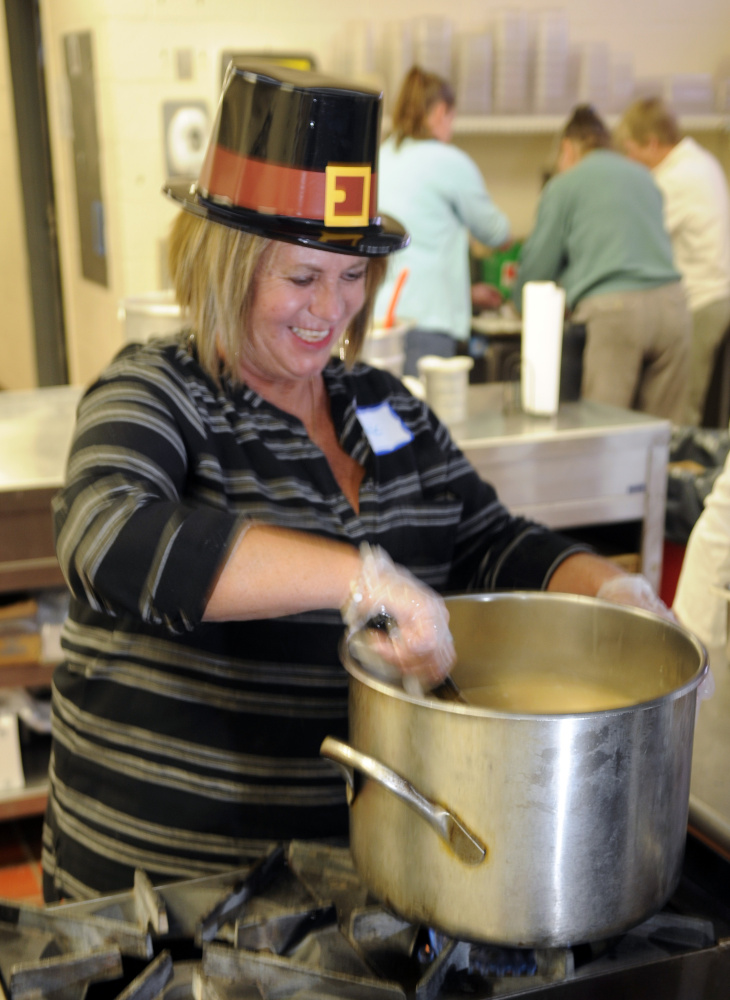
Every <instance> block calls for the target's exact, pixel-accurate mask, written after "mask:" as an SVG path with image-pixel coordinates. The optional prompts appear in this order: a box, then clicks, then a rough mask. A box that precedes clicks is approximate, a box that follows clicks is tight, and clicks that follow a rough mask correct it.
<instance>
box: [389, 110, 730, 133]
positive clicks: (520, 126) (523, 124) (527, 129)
mask: <svg viewBox="0 0 730 1000" xmlns="http://www.w3.org/2000/svg"><path fill="white" fill-rule="evenodd" d="M569 113H570V112H566V113H565V114H559V115H535V114H524V115H457V116H456V118H455V119H454V135H557V134H558V133H559V132H560V130H561V129H562V128H563V126H564V125H565V123H566V121H567V120H568V115H569ZM679 118H680V123H681V125H682V129H683V130H684V131H686V132H728V131H730V113H722V112H711V113H707V114H701V115H690V114H688V115H680V116H679ZM619 119H620V115H607V116H606V117H605V122H606V124H607V125H608V126H609V128H613V127H614V126H615V125H617V124H618V121H619ZM391 124H392V121H391V118H390V117H389V116H386V117H385V118H384V119H383V131H384V133H386V134H387V132H388V131H389V130H390V128H391Z"/></svg>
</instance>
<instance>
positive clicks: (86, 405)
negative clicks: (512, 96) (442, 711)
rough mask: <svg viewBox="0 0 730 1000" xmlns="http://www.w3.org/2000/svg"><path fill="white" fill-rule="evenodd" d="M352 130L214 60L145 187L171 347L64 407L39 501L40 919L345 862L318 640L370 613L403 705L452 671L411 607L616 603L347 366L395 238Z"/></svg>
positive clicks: (570, 547) (395, 387) (336, 637)
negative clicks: (152, 890)
mask: <svg viewBox="0 0 730 1000" xmlns="http://www.w3.org/2000/svg"><path fill="white" fill-rule="evenodd" d="M379 117H380V97H379V95H378V94H375V93H371V92H367V91H361V90H358V89H354V88H350V87H347V86H343V85H340V84H338V83H336V82H334V81H332V80H329V79H327V78H324V77H321V76H318V75H315V74H309V73H298V72H295V71H290V70H278V69H277V70H274V69H273V68H272V67H270V66H262V65H258V66H257V65H256V64H253V63H248V62H247V63H241V64H239V63H235V62H234V63H232V64H231V66H230V67H229V71H228V74H227V77H226V82H225V85H224V92H223V95H222V99H221V104H220V109H219V115H218V118H217V121H216V124H215V126H214V131H213V135H212V138H211V141H210V144H209V147H208V151H207V155H206V159H205V163H204V166H203V169H202V172H201V176H200V178H199V181H198V183H197V184H196V185H193V186H192V188H191V187H189V186H188V185H184V184H183V185H174V184H168V185H167V188H166V193H167V194H168V195H169V196H170V197H171V198H173V199H174V200H175V201H176V202H177V203H179V205H180V206H181V208H182V211H181V213H180V215H179V216H178V218H177V219H176V221H175V223H174V225H173V229H172V233H171V239H170V265H171V273H172V276H173V280H174V284H175V289H176V293H177V297H178V300H179V302H180V304H181V306H182V308H183V310H184V313H185V315H186V317H187V319H188V322H189V329H186V330H184V331H182V332H181V333H180V334H179V335H173V336H169V337H165V338H157V339H153V340H151V341H149V342H148V343H146V344H134V345H128V346H126V347H125V348H124V349H123V350H122V351H121V352H120V353H119V354H118V355H117V357H116V358H114V359H113V360H112V362H111V363H110V364H109V366H108V367H107V368H106V370H105V371H104V372H103V373H102V374H101V375H100V377H99V378H98V380H97V381H96V382H95V383H94V384H93V385H92V386H91V387H90V388H89V389H88V390H87V391H86V393H85V395H84V397H83V399H82V401H81V404H80V407H79V411H78V420H77V426H76V430H75V435H74V440H73V444H72V448H71V453H70V456H69V461H68V468H67V477H66V483H65V486H64V488H63V489H62V490H61V491H60V493H59V494H58V496H57V497H56V499H55V502H54V518H55V530H56V538H57V552H58V558H59V561H60V564H61V566H62V568H63V571H64V574H65V576H66V580H67V583H68V586H69V589H70V591H71V605H70V613H69V617H68V620H67V622H66V624H65V627H64V632H63V640H62V643H63V649H64V655H65V659H64V661H63V663H62V664H61V665H60V666H59V667H58V669H57V671H56V674H55V677H54V684H53V747H52V759H51V765H50V795H49V804H48V811H47V816H46V825H45V830H44V853H43V867H44V892H45V897H46V899H47V900H48V901H51V900H55V899H58V898H62V897H65V898H83V897H90V896H94V895H98V894H103V893H107V892H111V891H115V890H121V889H126V888H129V887H130V886H131V885H132V883H133V878H134V870H135V868H142V869H143V870H145V871H146V872H147V874H148V875H149V877H150V878H151V879H152V880H153V881H154V882H162V881H170V880H175V879H180V878H189V877H194V876H199V875H203V874H209V873H215V872H219V871H224V870H227V869H231V868H234V867H238V866H240V865H241V864H246V863H248V862H250V861H252V860H254V859H258V858H259V857H261V855H262V854H263V853H264V852H265V851H266V850H268V849H269V848H270V847H271V845H272V843H274V842H276V841H280V840H284V839H289V838H300V839H307V838H316V839H322V840H327V839H329V840H332V839H342V838H344V837H345V836H346V834H347V823H348V815H347V806H346V803H345V795H344V789H343V787H342V782H341V780H340V778H339V776H338V775H337V774H336V773H335V772H334V771H333V769H332V768H331V765H330V764H329V763H328V762H327V761H326V760H324V759H322V758H320V756H319V748H320V744H321V742H322V739H323V737H324V736H325V735H327V734H335V735H338V736H341V737H343V738H344V737H346V735H347V683H348V681H347V674H346V672H345V670H344V669H343V667H342V666H341V664H340V662H339V658H338V652H337V650H338V643H339V642H340V640H341V637H342V634H343V621H344V623H345V624H346V625H347V626H348V627H349V628H351V629H356V628H358V627H360V626H362V625H363V624H365V623H366V622H367V621H368V620H369V619H370V618H372V617H373V616H374V615H376V614H378V613H381V612H386V613H388V614H389V615H391V616H392V617H393V618H394V619H395V620H396V621H397V623H398V628H397V630H396V631H395V632H393V633H392V634H391V635H385V634H381V635H377V634H376V637H375V639H374V641H375V643H376V649H377V651H378V652H380V654H381V655H382V656H384V657H385V658H386V659H387V660H388V661H389V662H390V663H391V664H392V665H394V666H395V667H396V668H397V669H398V670H400V671H401V672H402V673H403V674H410V675H414V676H415V677H416V678H418V679H419V681H420V682H421V683H423V684H426V685H429V684H432V683H435V682H437V681H438V680H439V679H440V678H442V677H443V676H444V675H445V674H446V673H447V672H448V671H449V669H450V667H451V666H452V662H453V658H454V650H453V644H452V641H451V637H450V634H449V630H448V620H447V614H446V611H445V606H444V603H443V601H442V599H441V597H440V596H439V593H438V592H445V591H455V590H460V589H467V588H478V589H489V588H493V587H518V588H548V589H554V590H569V591H575V592H578V593H587V594H595V593H596V592H598V591H599V588H600V587H601V585H602V584H604V581H610V582H611V583H612V584H614V585H615V584H616V582H618V583H619V585H622V587H623V591H624V593H626V592H627V591H628V592H629V595H630V596H629V599H631V600H634V599H635V598H634V597H633V593H634V591H633V584H635V583H636V579H635V578H634V577H630V576H626V575H625V574H623V573H622V572H621V571H620V570H619V569H618V568H617V567H615V566H614V565H613V564H611V563H609V562H607V561H604V560H603V559H601V558H599V557H598V556H596V555H593V554H591V553H589V552H586V551H584V550H583V548H582V547H581V546H579V545H576V544H574V543H573V542H572V541H571V540H570V539H567V538H564V537H562V536H560V535H557V534H554V533H552V532H550V531H548V530H547V529H545V528H544V527H542V526H540V525H537V524H534V523H532V522H529V521H526V520H524V519H522V518H517V517H513V516H511V515H510V514H509V513H508V512H507V511H506V510H505V509H504V507H502V506H501V504H500V503H499V501H498V499H497V497H496V495H495V492H494V489H493V488H492V487H491V486H489V485H488V484H487V483H485V482H483V481H482V480H481V479H480V478H479V476H478V475H477V474H476V472H475V471H474V469H473V468H472V467H471V466H470V465H469V463H468V462H467V461H466V459H465V458H464V456H463V455H462V454H461V452H460V451H459V450H458V448H457V447H456V446H455V444H454V443H453V441H452V440H451V438H450V437H449V434H448V431H447V430H446V428H445V427H444V426H443V425H442V424H440V423H439V421H438V420H437V418H436V417H435V416H434V414H433V413H432V412H431V411H430V410H429V409H428V407H427V406H426V405H425V404H424V403H422V402H421V401H419V400H417V399H415V398H414V397H413V396H411V395H410V394H409V392H408V391H407V390H406V389H405V387H404V386H403V385H402V384H401V382H400V381H398V380H397V379H396V378H394V377H393V376H392V375H390V374H389V373H387V372H384V371H380V370H378V369H375V368H370V367H368V366H365V365H362V364H359V363H356V358H357V355H358V351H359V349H360V347H361V345H362V341H363V338H364V335H365V331H366V329H367V326H368V323H369V318H370V315H371V310H372V304H373V299H374V295H375V292H376V289H377V287H378V284H379V282H380V280H381V279H382V276H383V272H384V269H385V259H386V255H387V254H389V253H391V252H392V251H395V250H398V249H399V248H401V247H403V246H405V245H406V243H407V239H408V238H407V236H406V234H405V232H404V231H403V230H402V228H401V227H400V226H399V225H397V224H396V223H394V222H392V221H391V220H388V219H386V218H381V217H379V216H378V215H377V212H376V205H377V196H376V189H375V180H376V164H377V136H378V129H379ZM337 345H340V353H341V355H342V357H341V358H340V357H336V356H335V355H336V353H337V352H336V348H337ZM619 597H620V595H619ZM640 600H642V601H643V600H645V599H644V598H641V599H640ZM649 600H652V601H653V600H655V599H654V598H653V595H651V594H650V595H649Z"/></svg>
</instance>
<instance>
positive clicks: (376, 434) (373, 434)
mask: <svg viewBox="0 0 730 1000" xmlns="http://www.w3.org/2000/svg"><path fill="white" fill-rule="evenodd" d="M355 413H356V414H357V419H358V420H359V421H360V424H361V426H362V429H363V430H364V431H365V436H366V437H367V439H368V441H369V442H370V447H371V448H372V449H373V451H374V452H375V454H376V455H388V454H390V452H391V451H397V450H398V448H402V447H403V445H406V444H410V442H411V441H412V440H413V435H412V434H411V432H410V431H409V430H408V428H407V427H406V425H405V424H404V423H403V421H402V420H401V418H400V417H399V416H398V414H397V413H396V412H395V411H394V410H393V408H392V407H391V405H390V403H379V404H378V406H364V407H361V408H358V409H356V410H355Z"/></svg>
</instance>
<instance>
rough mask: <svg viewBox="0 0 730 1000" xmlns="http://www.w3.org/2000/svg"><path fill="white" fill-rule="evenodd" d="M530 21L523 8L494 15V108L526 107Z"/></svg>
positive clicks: (520, 109) (510, 111)
mask: <svg viewBox="0 0 730 1000" xmlns="http://www.w3.org/2000/svg"><path fill="white" fill-rule="evenodd" d="M529 68H530V21H529V19H528V16H527V14H526V13H525V11H523V10H508V11H503V12H502V13H500V14H498V15H497V17H496V19H495V23H494V110H495V111H496V112H497V113H498V114H520V113H522V112H525V111H527V110H528V109H529Z"/></svg>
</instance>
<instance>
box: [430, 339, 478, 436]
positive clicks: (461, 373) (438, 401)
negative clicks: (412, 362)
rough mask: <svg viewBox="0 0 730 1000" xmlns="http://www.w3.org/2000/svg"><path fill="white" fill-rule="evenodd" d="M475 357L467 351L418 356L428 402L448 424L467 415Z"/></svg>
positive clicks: (459, 420)
mask: <svg viewBox="0 0 730 1000" xmlns="http://www.w3.org/2000/svg"><path fill="white" fill-rule="evenodd" d="M473 365H474V359H473V358H470V357H466V356H463V355H457V356H456V357H453V358H441V357H438V356H437V355H435V354H426V355H424V357H422V358H419V359H418V375H419V378H420V379H421V382H422V383H423V386H424V388H425V390H426V402H427V403H428V405H429V406H430V407H431V409H432V410H433V411H434V413H435V414H436V416H437V417H438V418H439V420H442V421H443V423H445V424H446V425H447V426H451V424H459V423H462V422H463V421H464V420H466V418H467V412H468V411H467V397H468V391H467V390H468V388H469V372H470V371H471V369H472V367H473Z"/></svg>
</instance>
